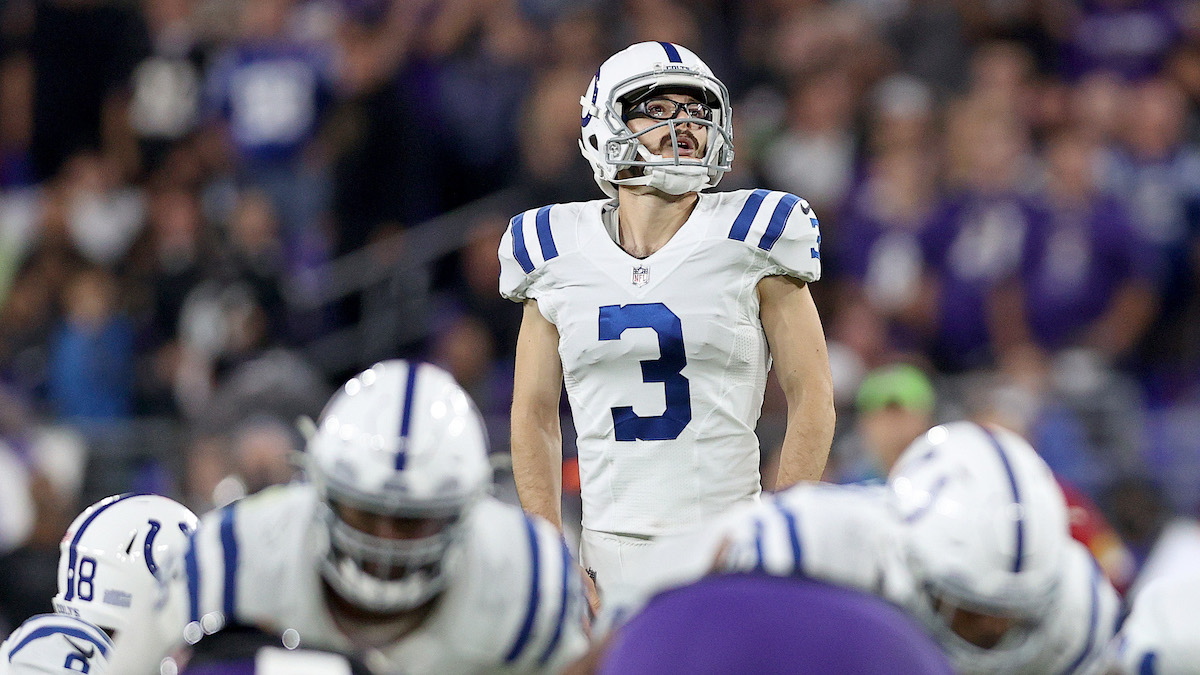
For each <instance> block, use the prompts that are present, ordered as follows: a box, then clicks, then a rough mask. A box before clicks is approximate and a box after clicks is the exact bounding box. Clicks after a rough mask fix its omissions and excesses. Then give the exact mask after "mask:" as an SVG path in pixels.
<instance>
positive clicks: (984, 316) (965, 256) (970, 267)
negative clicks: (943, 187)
mask: <svg viewBox="0 0 1200 675" xmlns="http://www.w3.org/2000/svg"><path fill="white" fill-rule="evenodd" d="M1045 217H1046V215H1045V213H1044V211H1043V209H1041V208H1039V207H1037V206H1036V205H1034V204H1033V203H1032V202H1031V201H1029V200H1028V199H1026V198H1024V197H1022V196H1019V195H1017V194H1014V193H1004V194H998V195H986V194H982V193H977V192H966V193H963V194H961V195H959V196H958V197H957V198H956V199H952V200H948V201H947V202H946V203H944V204H943V205H942V207H941V208H940V209H939V210H938V213H937V215H936V216H935V217H934V219H933V221H932V222H931V223H930V226H929V228H927V229H926V230H925V232H924V233H923V235H922V240H923V249H924V252H925V259H926V261H927V262H928V264H929V266H930V267H931V268H932V269H933V270H935V271H936V273H937V276H938V279H939V281H940V282H941V296H940V304H939V307H938V326H937V338H936V345H935V346H934V350H933V351H934V356H935V358H936V360H937V362H938V365H939V367H940V368H942V369H945V370H950V371H963V370H970V369H972V368H981V367H988V366H990V365H991V360H992V354H991V335H990V333H989V330H988V323H989V320H988V303H989V298H990V296H991V293H992V291H994V290H995V289H996V286H997V285H998V284H999V283H1000V282H1002V281H1004V280H1006V279H1008V278H1010V277H1011V276H1012V275H1013V274H1015V273H1017V271H1018V270H1019V269H1020V264H1021V255H1022V251H1023V250H1024V246H1025V239H1026V237H1027V236H1028V234H1029V232H1030V231H1031V230H1034V229H1036V228H1038V227H1040V224H1039V221H1041V220H1044V219H1045Z"/></svg>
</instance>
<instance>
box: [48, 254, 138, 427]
mask: <svg viewBox="0 0 1200 675" xmlns="http://www.w3.org/2000/svg"><path fill="white" fill-rule="evenodd" d="M117 302H118V293H117V282H116V279H115V278H114V277H113V276H112V274H111V273H109V272H108V271H107V270H105V269H103V268H100V267H92V268H87V269H83V270H80V271H79V272H77V273H75V274H74V275H73V276H72V278H71V279H70V281H69V282H68V284H67V287H66V289H65V296H64V298H63V308H64V311H65V313H66V316H65V317H64V321H63V323H62V325H61V326H60V327H59V328H58V330H57V331H56V333H55V336H54V338H53V339H52V341H51V346H50V353H49V363H48V370H49V391H48V397H49V402H50V406H51V409H52V410H53V411H54V413H55V414H56V415H58V416H60V417H63V418H65V419H69V420H72V421H76V422H81V423H84V422H105V421H108V422H114V421H120V420H125V419H128V418H129V417H130V416H131V415H132V413H133V376H134V369H133V329H132V326H131V324H130V322H129V320H128V318H127V317H125V316H124V315H123V313H121V311H120V309H119V307H118V304H117Z"/></svg>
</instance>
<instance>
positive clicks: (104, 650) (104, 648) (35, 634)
mask: <svg viewBox="0 0 1200 675" xmlns="http://www.w3.org/2000/svg"><path fill="white" fill-rule="evenodd" d="M56 634H62V635H70V636H71V637H77V638H80V639H83V640H87V641H88V642H90V643H92V644H94V645H96V649H98V650H100V653H101V654H102V655H104V656H107V655H108V648H109V646H110V645H111V643H108V644H106V643H104V642H102V641H100V640H97V639H96V636H94V635H91V634H90V633H88V632H87V631H85V630H82V629H80V628H74V627H71V626H42V627H41V628H38V629H36V630H33V631H30V633H29V635H26V636H25V638H24V639H22V640H21V641H20V642H18V643H17V646H16V647H13V650H12V651H11V652H9V653H8V662H9V663H12V660H13V657H14V656H16V655H17V652H19V651H21V649H22V648H24V647H25V645H27V644H29V643H30V642H33V641H34V640H37V639H38V638H43V637H46V636H49V635H56Z"/></svg>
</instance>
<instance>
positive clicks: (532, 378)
mask: <svg viewBox="0 0 1200 675" xmlns="http://www.w3.org/2000/svg"><path fill="white" fill-rule="evenodd" d="M524 304H525V313H524V316H523V318H522V319H521V332H520V334H519V336H518V338H517V357H516V368H515V374H514V381H513V404H512V424H511V427H512V446H511V447H512V464H513V478H514V480H515V481H516V484H517V494H518V495H519V496H520V498H521V506H522V507H524V508H525V510H526V511H528V512H530V513H534V514H537V515H539V516H542V517H543V518H545V519H546V520H548V521H550V522H551V523H553V524H554V526H555V527H557V528H558V529H559V530H561V529H562V427H561V425H560V422H559V417H558V405H559V397H560V395H561V392H562V380H563V372H562V361H561V360H560V358H559V355H558V329H557V328H555V326H554V324H552V323H550V322H549V321H548V320H546V318H545V317H543V316H542V314H541V312H540V311H538V306H537V301H536V300H533V299H528V300H526V301H525V303H524Z"/></svg>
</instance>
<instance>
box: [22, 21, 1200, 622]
mask: <svg viewBox="0 0 1200 675" xmlns="http://www.w3.org/2000/svg"><path fill="white" fill-rule="evenodd" d="M643 40H653V41H669V42H673V43H678V44H683V45H688V46H689V47H690V48H691V49H692V50H693V51H695V52H696V53H698V54H701V55H703V57H704V59H705V60H706V61H707V63H708V65H709V66H711V67H712V69H713V71H714V72H715V73H716V74H717V75H718V76H719V77H720V79H721V80H722V81H723V82H724V83H725V84H726V85H727V86H728V87H729V90H730V95H731V98H732V107H733V110H734V114H735V118H734V119H735V138H736V141H737V146H736V147H737V154H736V161H735V162H734V163H733V170H732V171H731V172H730V173H729V174H728V175H727V176H726V177H725V178H724V182H723V183H722V185H721V186H720V190H734V189H742V188H752V187H765V188H769V189H774V190H781V191H786V192H791V193H794V194H796V195H799V196H802V197H804V198H805V199H807V200H808V202H809V203H810V204H811V205H812V208H813V210H814V211H815V213H816V214H817V215H818V216H819V218H820V224H821V233H822V236H823V241H822V242H821V247H822V248H821V258H822V260H821V265H822V268H823V273H822V278H821V280H820V281H819V282H816V283H813V284H812V285H811V289H812V294H813V297H814V299H815V301H816V305H817V307H818V308H819V310H820V314H821V319H822V323H823V326H824V329H825V334H826V337H827V340H828V344H829V360H830V366H831V369H832V374H833V384H834V401H835V404H836V406H837V411H838V426H837V428H836V433H835V437H834V442H833V450H832V454H831V456H830V461H829V464H828V466H827V468H826V474H825V478H826V479H828V480H830V481H834V482H853V481H879V480H881V479H884V478H885V477H886V475H887V472H888V469H889V468H890V467H891V465H892V463H893V462H894V461H895V459H896V457H897V456H898V455H899V454H900V451H901V450H902V449H903V448H904V447H905V446H907V445H908V443H909V442H910V441H912V440H913V439H914V438H916V437H917V436H918V435H919V434H920V433H921V432H922V431H924V430H925V429H927V428H928V427H929V426H930V425H932V424H934V423H936V422H939V421H945V420H951V419H959V418H965V417H970V418H973V419H976V420H980V421H990V422H994V423H997V424H1001V425H1003V426H1005V427H1007V428H1010V429H1013V430H1014V431H1017V432H1018V433H1020V434H1022V435H1024V436H1025V437H1026V438H1028V439H1029V441H1030V442H1031V443H1032V445H1033V446H1034V447H1035V448H1037V450H1038V452H1039V453H1040V454H1041V456H1042V457H1043V458H1044V459H1045V460H1046V462H1047V463H1048V464H1049V465H1050V467H1051V468H1052V469H1053V470H1054V472H1055V474H1056V475H1057V477H1058V478H1059V479H1060V482H1061V483H1062V485H1063V487H1064V490H1065V491H1066V492H1067V495H1068V499H1069V501H1070V503H1071V504H1072V506H1073V509H1072V526H1073V527H1076V528H1077V530H1078V532H1077V535H1078V536H1079V537H1080V538H1082V539H1084V540H1085V543H1086V544H1088V546H1089V548H1091V550H1092V552H1093V554H1094V555H1096V556H1097V557H1098V559H1099V560H1100V562H1101V564H1102V566H1103V567H1104V569H1105V571H1106V572H1107V573H1108V576H1109V578H1110V579H1111V580H1112V581H1113V583H1114V585H1116V586H1117V588H1118V589H1119V590H1124V589H1125V588H1127V587H1128V586H1129V585H1130V584H1133V583H1135V580H1136V577H1137V573H1138V571H1139V569H1140V567H1141V566H1142V565H1143V564H1144V563H1145V561H1146V560H1147V559H1148V558H1149V557H1150V556H1151V553H1152V551H1153V550H1154V548H1155V545H1156V543H1159V539H1160V534H1161V533H1162V532H1164V531H1168V532H1171V533H1173V535H1174V536H1176V537H1180V538H1183V539H1189V538H1190V539H1192V540H1194V539H1198V538H1200V534H1197V532H1200V527H1197V526H1196V525H1195V519H1196V518H1197V517H1200V512H1198V509H1200V446H1198V445H1197V440H1196V439H1197V438H1200V145H1198V143H1200V114H1198V112H1200V106H1198V104H1200V10H1198V8H1197V7H1196V5H1195V3H1191V2H1185V1H1183V0H1177V1H1176V0H1045V1H1038V0H992V1H989V2H974V1H972V0H742V1H734V0H697V1H696V2H669V1H666V0H623V1H622V0H558V1H553V0H440V1H439V0H340V1H339V0H142V1H141V2H137V3H131V2H120V1H117V0H47V1H37V2H34V1H32V0H5V1H4V2H3V3H0V578H4V579H20V580H21V582H20V583H19V584H16V583H14V584H8V583H5V584H3V585H2V587H0V635H2V634H6V633H7V632H8V631H9V630H11V629H13V628H15V627H16V626H18V625H19V624H20V623H21V622H22V621H23V620H24V619H25V618H26V617H28V616H30V615H32V614H34V613H37V612H44V611H49V606H48V604H47V599H48V598H49V597H51V596H53V595H54V589H55V570H56V561H57V558H58V544H59V540H60V539H61V537H62V534H63V532H64V531H65V530H66V528H67V525H68V524H69V523H70V522H71V521H72V519H73V518H74V517H75V516H76V515H77V514H78V513H79V512H80V510H81V509H82V508H83V507H85V506H87V505H88V504H91V503H93V502H94V501H96V500H97V499H99V498H101V497H104V496H107V495H111V494H116V493H120V492H125V491H131V490H132V491H138V492H154V493H159V494H166V495H171V496H173V497H176V498H178V499H179V500H180V501H181V502H182V503H184V504H186V505H188V506H189V507H191V508H192V509H193V510H194V511H195V512H196V513H198V514H203V513H204V512H207V511H209V510H211V509H212V508H214V507H217V506H222V505H224V504H227V503H229V502H231V501H233V500H235V499H237V498H238V497H240V496H243V495H245V494H249V493H253V492H256V491H258V490H259V489H261V488H263V487H265V486H268V485H271V484H277V483H286V482H288V481H289V480H291V479H292V478H294V476H295V472H296V469H295V466H294V464H293V463H292V461H291V454H292V453H293V452H294V451H296V450H298V449H299V448H301V447H302V445H303V435H302V434H301V432H300V431H299V430H298V429H297V427H296V420H297V419H298V418H300V417H301V416H309V417H313V418H315V417H316V416H317V415H318V414H319V413H320V411H321V407H322V406H323V405H324V403H325V402H326V401H327V400H328V398H329V395H330V394H331V393H332V392H333V391H334V388H335V387H336V386H337V385H339V384H340V383H342V382H344V381H345V380H346V379H347V378H348V377H350V376H351V375H353V374H354V373H356V372H358V371H360V370H361V369H362V368H364V367H366V366H369V365H370V364H371V363H373V362H375V361H378V360H381V359H386V358H391V357H407V358H420V359H425V360H428V361H430V362H433V363H436V364H439V365H441V366H442V367H444V368H445V369H447V370H448V371H449V372H450V373H451V374H452V375H453V376H454V377H455V378H456V380H457V381H458V382H459V383H461V385H462V386H463V388H464V389H466V390H467V392H469V393H470V395H471V396H472V398H473V399H474V400H475V401H476V403H477V404H478V406H479V408H480V410H481V412H482V413H483V416H484V419H485V422H486V424H487V426H488V430H489V435H490V438H491V446H492V448H491V449H492V451H493V453H494V454H496V455H499V456H502V455H503V454H504V453H505V452H506V451H507V443H508V416H509V409H510V404H511V398H512V385H513V354H514V351H515V349H516V343H517V332H518V327H519V326H520V323H521V315H522V313H521V308H520V306H519V305H517V304H515V303H512V302H509V301H508V300H506V299H504V298H502V297H500V295H499V294H498V292H497V278H498V277H499V274H500V263H499V261H498V260H497V257H496V251H497V248H498V246H499V245H500V241H501V237H502V235H503V234H504V232H505V228H506V226H507V225H508V219H509V218H510V217H511V216H512V215H513V214H515V213H519V212H520V211H521V210H522V209H526V208H530V207H531V206H534V205H537V204H550V203H556V202H568V201H581V200H588V199H597V198H600V197H601V193H600V192H599V190H598V189H597V187H596V185H595V184H594V183H593V181H592V176H591V171H590V169H589V167H588V166H587V163H586V162H584V161H583V160H582V159H581V158H580V157H579V154H578V148H577V144H578V140H579V127H578V126H576V120H577V119H578V118H577V115H579V114H580V113H579V110H580V108H579V97H580V96H581V95H583V94H584V93H585V89H586V88H587V85H588V81H589V79H590V78H591V77H592V76H593V74H594V71H595V68H596V65H597V64H598V63H600V62H601V61H603V60H604V58H606V57H607V56H608V55H609V54H611V53H613V52H614V51H616V50H617V49H619V48H621V47H623V46H625V45H628V44H631V43H635V42H640V41H643ZM563 412H564V415H566V414H568V413H569V411H568V410H567V408H566V405H565V402H564V405H563ZM786 413H787V406H786V402H785V401H784V400H783V396H782V394H781V392H780V391H779V389H778V387H774V388H769V389H768V392H767V396H766V401H765V403H764V406H763V412H762V418H761V420H760V423H759V436H760V438H761V439H762V444H763V449H764V457H763V462H764V465H769V464H770V462H771V461H772V455H773V453H772V451H773V450H775V449H776V448H778V446H779V444H780V443H781V442H782V440H783V430H784V424H785V417H786ZM567 428H569V427H567ZM571 437H572V434H571V433H568V432H564V438H565V440H566V441H567V445H568V449H567V453H566V454H567V455H568V456H569V455H570V454H571V452H570V441H571ZM496 463H497V465H501V464H502V462H500V461H497V462H496ZM568 467H569V462H568ZM764 475H767V473H766V472H765V474H764ZM570 477H571V470H570V468H568V469H567V470H566V477H565V480H566V481H567V483H568V484H569V482H570V480H569V479H570ZM1192 545H1195V544H1194V543H1193V544H1192Z"/></svg>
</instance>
